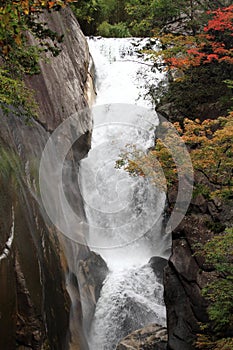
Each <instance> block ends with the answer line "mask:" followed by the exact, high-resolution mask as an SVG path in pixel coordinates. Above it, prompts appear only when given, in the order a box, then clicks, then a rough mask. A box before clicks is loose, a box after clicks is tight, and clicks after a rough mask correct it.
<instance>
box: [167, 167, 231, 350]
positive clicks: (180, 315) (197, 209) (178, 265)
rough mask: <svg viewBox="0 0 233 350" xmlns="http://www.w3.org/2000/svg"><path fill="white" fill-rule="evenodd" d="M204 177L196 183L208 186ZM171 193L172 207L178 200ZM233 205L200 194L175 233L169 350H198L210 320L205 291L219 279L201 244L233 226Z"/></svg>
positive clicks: (169, 275) (170, 270)
mask: <svg viewBox="0 0 233 350" xmlns="http://www.w3.org/2000/svg"><path fill="white" fill-rule="evenodd" d="M206 181H207V180H206V179H205V178H204V177H202V176H200V175H198V176H197V174H196V178H195V182H196V183H202V184H203V183H205V184H206V185H208V186H209V187H210V186H211V184H207V183H206ZM175 197H176V196H175V193H174V191H172V190H171V191H170V193H169V194H168V201H169V206H172V205H173V202H174V199H175ZM232 204H233V202H232V200H229V201H228V202H224V201H220V200H216V199H206V198H205V197H204V196H203V195H201V194H199V195H197V196H196V197H195V198H194V199H193V200H192V202H191V204H190V207H189V210H188V213H187V214H186V216H185V218H184V219H183V221H182V223H181V224H180V225H179V226H178V227H177V228H176V230H175V231H174V232H173V233H172V255H171V257H170V259H169V262H168V266H167V267H166V268H165V274H164V288H165V304H166V308H167V323H168V324H167V326H168V349H169V350H180V349H182V350H194V349H196V346H195V342H196V338H197V334H198V333H200V323H201V322H203V323H205V322H207V321H208V315H207V306H208V305H207V302H206V300H205V299H204V298H203V297H202V294H201V290H202V288H203V287H205V286H206V284H207V283H208V282H211V281H213V280H214V279H215V278H216V276H217V275H216V272H215V270H214V269H213V268H211V267H210V266H207V265H206V264H205V261H204V258H203V257H201V256H200V255H198V254H197V253H198V245H199V244H204V243H206V242H207V241H208V240H209V239H210V238H212V237H213V235H214V234H215V233H218V232H221V231H223V230H224V228H225V227H227V226H231V225H232V223H233V206H232Z"/></svg>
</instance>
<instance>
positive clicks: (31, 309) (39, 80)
mask: <svg viewBox="0 0 233 350" xmlns="http://www.w3.org/2000/svg"><path fill="white" fill-rule="evenodd" d="M45 17H46V16H45ZM46 22H47V23H48V25H49V26H50V27H51V28H52V29H53V30H55V31H58V33H61V31H63V30H64V31H65V33H64V34H65V39H64V42H63V44H62V45H63V51H62V53H61V55H60V56H59V57H56V58H52V57H50V58H49V60H48V61H46V60H44V61H43V62H41V63H40V65H41V74H39V75H37V76H33V77H29V78H28V79H27V84H28V85H29V86H30V87H32V88H34V89H35V92H36V99H37V101H38V103H39V110H40V113H39V118H38V120H37V121H35V120H31V121H30V123H25V120H24V117H23V116H22V117H21V118H18V117H15V116H14V113H13V111H12V113H11V114H10V115H9V116H7V117H4V116H3V115H1V116H0V118H1V128H0V147H1V149H4V151H6V152H9V154H10V155H11V154H12V152H15V153H16V154H17V159H18V160H19V164H20V171H19V172H18V173H17V174H16V175H14V172H13V173H12V176H5V177H2V176H0V203H1V206H0V257H2V258H0V279H1V288H0V349H21V350H22V349H25V350H26V349H33V350H36V349H42V348H43V349H56V350H66V349H68V347H69V344H71V345H72V344H73V343H74V339H73V338H74V337H73V334H71V333H70V328H69V325H70V310H71V300H70V296H69V295H68V292H67V289H66V287H67V284H69V288H70V289H74V290H75V293H73V295H74V298H75V300H74V304H75V307H76V314H77V318H78V322H77V324H76V328H77V331H76V333H77V337H76V340H75V347H74V348H75V349H76V350H79V349H82V350H83V349H86V348H87V345H86V343H85V340H83V335H82V333H83V330H82V310H81V304H80V293H79V287H78V283H77V281H76V280H75V279H72V278H70V280H69V279H68V278H67V276H69V275H70V276H71V275H72V272H73V271H71V265H70V262H68V261H67V258H66V256H65V253H64V251H65V249H66V252H67V251H68V250H69V249H70V250H71V248H72V247H71V245H72V242H68V241H67V242H66V240H65V239H64V238H62V236H61V234H60V233H59V232H58V231H57V230H56V229H55V227H54V226H53V225H52V224H51V222H50V221H49V220H48V218H47V216H46V215H45V213H44V209H43V207H42V205H41V201H40V198H39V190H38V186H37V182H38V175H37V171H38V166H39V161H40V158H41V153H42V151H43V148H44V146H45V143H46V141H47V139H48V137H49V136H50V133H49V132H51V131H53V130H54V129H55V128H56V127H57V126H58V125H59V124H60V123H61V122H62V121H63V120H65V119H66V118H68V117H69V116H70V115H71V114H72V113H74V112H76V111H79V110H81V109H82V108H84V107H86V106H87V82H88V66H89V53H88V50H87V43H86V41H85V38H84V35H83V34H82V33H81V31H80V29H79V25H78V24H77V22H76V21H75V19H74V16H73V15H72V13H71V12H70V10H69V9H66V10H62V11H61V12H59V13H58V12H54V13H53V14H52V15H51V16H49V17H48V18H47V17H46ZM91 128H92V121H91V118H90V115H89V114H88V113H86V114H83V115H82V116H81V117H80V119H79V126H78V129H77V132H79V133H80V134H81V135H82V137H81V138H80V140H79V143H77V144H76V145H75V146H74V150H75V149H76V151H77V154H76V158H75V155H74V152H73V153H72V152H70V155H69V157H70V158H69V159H68V161H67V163H68V162H70V163H72V165H71V166H72V167H73V168H74V165H77V161H78V160H79V159H81V158H82V157H83V156H85V155H86V153H87V151H88V149H89V147H90V134H91ZM9 162H10V163H11V162H12V164H13V169H14V168H16V169H17V167H15V163H14V159H13V158H11V156H9ZM71 171H72V170H71ZM14 176H15V178H14ZM12 177H13V181H11V178H12ZM15 180H19V181H15ZM65 190H66V192H68V190H67V189H65ZM76 194H77V197H76V199H75V200H74V199H73V198H72V197H70V198H68V200H69V201H70V203H71V205H72V204H73V203H74V202H75V203H76V211H78V212H79V214H80V217H84V213H83V203H82V200H81V195H80V191H79V189H77V191H76ZM13 212H14V217H13V214H12V213H13ZM12 231H14V238H13V241H12V244H11V245H9V244H7V242H8V241H9V237H10V235H11V233H12ZM88 254H89V250H88V249H87V248H86V247H85V246H77V247H76V251H75V259H77V260H78V259H86V258H87V256H88Z"/></svg>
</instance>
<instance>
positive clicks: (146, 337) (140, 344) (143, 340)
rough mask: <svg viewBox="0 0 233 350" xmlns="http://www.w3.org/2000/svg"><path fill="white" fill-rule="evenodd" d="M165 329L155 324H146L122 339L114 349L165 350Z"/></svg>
mask: <svg viewBox="0 0 233 350" xmlns="http://www.w3.org/2000/svg"><path fill="white" fill-rule="evenodd" d="M166 347H167V329H166V328H165V327H162V326H159V325H157V324H152V325H148V326H146V327H144V328H142V329H139V330H137V331H135V332H133V333H131V334H129V335H128V336H127V337H125V338H124V339H122V340H121V341H120V343H119V344H118V346H117V348H116V350H152V349H153V350H165V349H166Z"/></svg>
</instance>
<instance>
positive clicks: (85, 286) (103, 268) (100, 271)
mask: <svg viewBox="0 0 233 350" xmlns="http://www.w3.org/2000/svg"><path fill="white" fill-rule="evenodd" d="M108 272H109V270H108V267H107V264H106V262H105V261H104V259H103V258H102V257H101V256H100V255H99V254H96V253H94V252H92V251H91V252H90V254H89V256H88V257H87V258H86V259H85V260H80V262H79V269H78V281H79V286H80V289H81V291H82V309H83V317H84V325H85V328H87V329H88V328H89V326H90V324H91V321H92V318H93V315H94V312H95V306H96V303H97V301H98V299H99V296H100V291H101V288H102V286H103V282H104V280H105V278H106V276H107V274H108Z"/></svg>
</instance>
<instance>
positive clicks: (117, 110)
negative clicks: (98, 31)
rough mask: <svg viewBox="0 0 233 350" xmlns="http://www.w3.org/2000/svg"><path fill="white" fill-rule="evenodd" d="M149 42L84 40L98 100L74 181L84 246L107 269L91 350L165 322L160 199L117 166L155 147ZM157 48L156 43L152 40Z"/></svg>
mask: <svg viewBox="0 0 233 350" xmlns="http://www.w3.org/2000/svg"><path fill="white" fill-rule="evenodd" d="M148 40H149V39H139V38H127V39H105V38H89V39H88V43H89V48H90V52H91V55H92V57H93V61H94V64H95V77H96V82H95V83H96V91H97V98H96V102H95V107H94V109H93V118H94V130H93V138H92V149H91V150H90V152H89V154H88V157H87V158H86V159H84V160H82V161H81V166H80V175H79V181H80V184H81V191H82V196H83V199H84V203H85V212H86V217H87V221H88V224H89V233H88V237H87V241H88V245H89V247H90V248H91V249H92V250H93V251H95V252H96V253H98V254H100V255H101V256H102V257H103V258H104V260H105V261H106V263H107V264H108V267H109V270H110V272H109V274H108V276H107V278H106V279H105V281H104V284H103V287H102V290H101V295H100V298H99V300H98V302H97V306H96V311H95V315H94V318H93V321H92V324H91V325H90V329H89V330H87V332H88V343H89V348H90V350H113V349H115V348H116V345H117V343H118V342H119V340H121V339H122V338H123V337H124V336H126V335H127V334H129V333H131V332H132V331H134V330H136V329H138V328H141V327H143V326H145V325H148V324H150V323H158V324H160V325H166V311H165V306H164V302H163V286H162V284H161V282H160V281H159V280H157V278H156V276H155V274H154V271H153V270H152V268H151V266H150V265H149V264H148V262H149V260H150V258H151V257H152V256H159V257H163V258H168V256H169V253H170V240H169V238H168V237H166V236H165V235H164V234H163V233H162V223H163V209H164V205H165V194H164V193H163V192H160V191H159V190H158V189H156V188H155V186H154V185H153V184H152V183H151V181H149V180H148V179H146V178H144V177H133V176H129V174H128V173H127V172H125V171H124V170H122V169H116V168H115V162H116V160H117V159H118V158H119V155H120V154H121V152H122V149H125V147H126V145H136V147H140V150H143V151H144V152H145V151H146V150H147V149H148V148H149V147H152V146H153V142H154V141H153V140H154V129H155V126H156V125H157V124H158V118H157V115H156V113H155V112H154V111H153V106H152V104H151V102H150V101H149V100H147V99H145V98H144V97H145V93H146V88H145V85H148V84H149V83H150V82H158V81H159V80H160V79H161V76H162V74H161V73H159V72H158V71H152V70H151V67H152V62H151V61H150V60H145V56H144V54H142V53H141V52H140V49H141V48H143V47H146V46H147V44H148ZM153 44H154V45H156V43H153Z"/></svg>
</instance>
